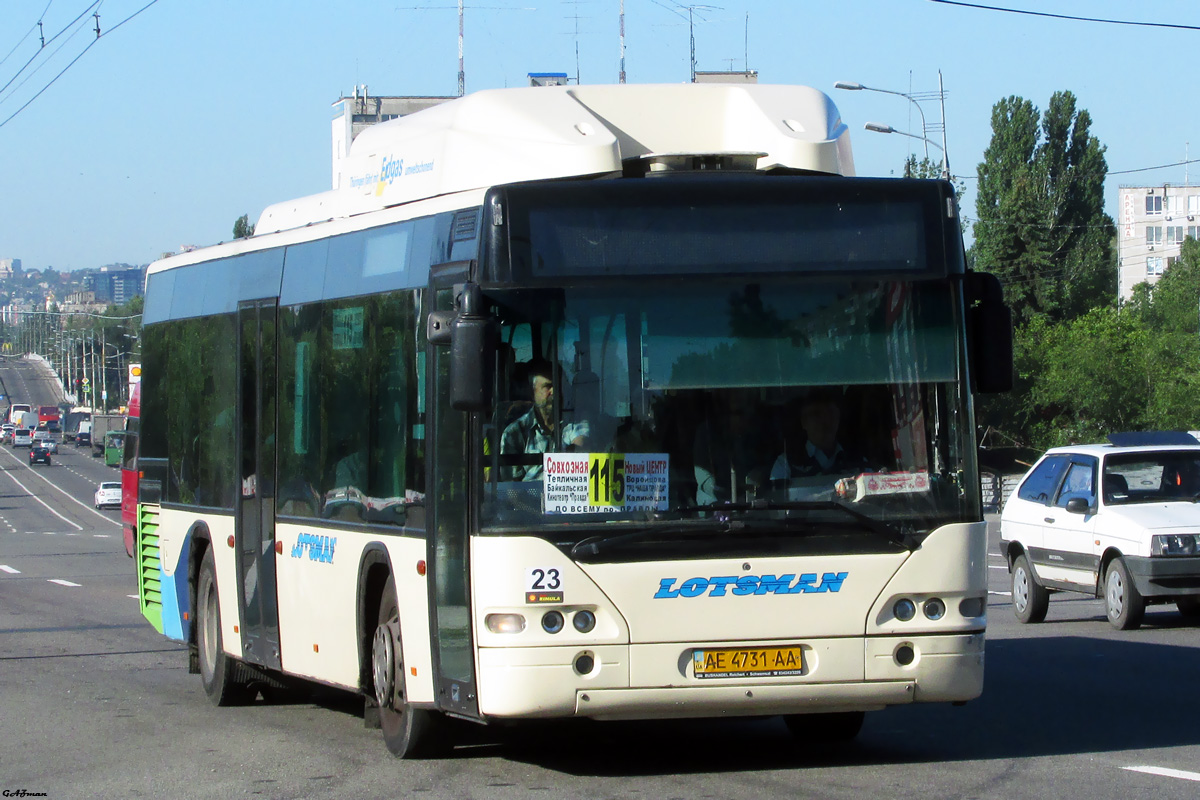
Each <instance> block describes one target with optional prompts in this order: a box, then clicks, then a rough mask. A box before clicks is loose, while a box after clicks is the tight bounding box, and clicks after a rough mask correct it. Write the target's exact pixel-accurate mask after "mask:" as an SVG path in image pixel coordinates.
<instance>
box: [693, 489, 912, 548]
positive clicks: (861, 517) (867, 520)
mask: <svg viewBox="0 0 1200 800" xmlns="http://www.w3.org/2000/svg"><path fill="white" fill-rule="evenodd" d="M683 510H686V511H690V512H696V511H708V512H711V513H713V514H716V515H717V516H718V518H720V517H722V516H723V515H722V512H726V511H841V512H843V513H845V514H848V515H850V516H851V517H853V518H854V519H855V521H857V522H861V523H862V524H863V526H864V527H866V528H867V529H868V530H870V531H872V532H874V533H878V534H880V535H881V536H884V537H886V538H888V539H891V540H892V541H893V542H895V543H896V544H899V545H900V546H901V547H903V548H905V549H906V550H914V549H916V546H917V542H916V538H915V537H914V536H913V534H912V532H911V531H909V530H902V529H900V528H897V527H896V526H895V525H889V524H888V523H886V522H884V521H883V520H879V519H876V518H875V517H872V516H871V515H870V514H865V513H863V512H862V511H859V510H857V509H855V508H853V507H851V506H849V505H846V504H845V503H840V502H838V501H837V500H780V501H774V500H751V501H750V502H748V503H710V504H709V505H706V506H696V507H695V508H689V509H683Z"/></svg>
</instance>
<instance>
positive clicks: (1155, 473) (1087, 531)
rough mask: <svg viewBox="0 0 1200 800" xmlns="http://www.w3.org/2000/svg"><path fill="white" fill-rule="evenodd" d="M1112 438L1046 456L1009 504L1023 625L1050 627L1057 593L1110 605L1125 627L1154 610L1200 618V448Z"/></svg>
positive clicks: (1009, 537) (1140, 437)
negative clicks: (1171, 608)
mask: <svg viewBox="0 0 1200 800" xmlns="http://www.w3.org/2000/svg"><path fill="white" fill-rule="evenodd" d="M1108 438H1109V442H1110V444H1088V445H1075V446H1071V447H1056V448H1053V449H1051V450H1048V451H1046V453H1045V455H1043V456H1042V457H1041V458H1040V459H1039V460H1038V462H1037V463H1036V464H1034V465H1033V467H1032V468H1031V469H1030V470H1029V472H1028V473H1026V475H1025V477H1024V478H1022V480H1021V483H1020V486H1019V487H1018V488H1017V491H1016V492H1014V493H1013V495H1012V497H1010V498H1009V500H1008V502H1007V503H1005V505H1004V511H1003V512H1002V514H1001V516H1000V552H1001V555H1003V556H1004V557H1005V559H1006V560H1007V562H1008V568H1009V572H1010V573H1011V575H1012V602H1013V611H1014V613H1015V614H1016V616H1017V619H1019V620H1020V621H1021V622H1041V621H1043V620H1044V619H1045V618H1046V611H1047V608H1048V606H1049V599H1050V593H1051V592H1055V591H1072V592H1083V593H1085V594H1090V595H1093V596H1095V597H1102V598H1104V606H1105V612H1106V614H1107V616H1108V620H1109V622H1110V623H1112V625H1113V626H1114V627H1116V628H1118V629H1121V630H1125V629H1131V628H1136V627H1138V626H1139V625H1140V624H1141V623H1142V617H1143V615H1144V613H1145V610H1146V606H1147V605H1148V604H1155V603H1170V602H1174V603H1175V605H1176V606H1177V607H1178V609H1179V611H1180V613H1182V614H1183V615H1184V616H1187V617H1200V502H1198V500H1200V441H1197V440H1196V439H1195V438H1194V437H1193V436H1192V435H1191V434H1188V433H1181V432H1174V431H1152V432H1146V433H1117V434H1112V435H1110V436H1109V437H1108Z"/></svg>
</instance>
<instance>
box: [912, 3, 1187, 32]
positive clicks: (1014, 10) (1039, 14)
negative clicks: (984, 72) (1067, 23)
mask: <svg viewBox="0 0 1200 800" xmlns="http://www.w3.org/2000/svg"><path fill="white" fill-rule="evenodd" d="M930 2H933V3H941V4H942V5H946V6H962V7H964V8H978V9H981V10H983V11H1002V12H1004V13H1006V14H1024V15H1027V16H1030V17H1051V18H1052V19H1069V20H1072V21H1075V22H1103V23H1106V24H1108V25H1134V26H1138V27H1143V28H1176V29H1178V30H1184V31H1200V26H1197V25H1180V24H1178V23H1174V22H1138V21H1136V20H1124V19H1105V18H1103V17H1077V16H1073V15H1071V14H1051V13H1049V12H1047V11H1028V10H1026V9H1023V8H1005V7H1003V6H985V5H981V4H979V3H963V2H959V0H930Z"/></svg>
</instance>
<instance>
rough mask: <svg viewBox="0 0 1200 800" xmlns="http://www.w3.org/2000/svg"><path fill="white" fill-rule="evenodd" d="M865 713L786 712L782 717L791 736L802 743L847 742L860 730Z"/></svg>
mask: <svg viewBox="0 0 1200 800" xmlns="http://www.w3.org/2000/svg"><path fill="white" fill-rule="evenodd" d="M865 717H866V714H865V713H863V712H862V711H842V712H838V713H833V714H788V715H786V716H785V717H784V718H783V721H784V723H786V724H787V727H788V730H789V731H791V732H792V736H794V737H796V739H798V740H799V741H801V742H803V743H804V744H836V743H838V742H849V741H851V740H853V739H854V738H855V737H856V736H858V732H859V731H860V730H862V726H863V719H864V718H865Z"/></svg>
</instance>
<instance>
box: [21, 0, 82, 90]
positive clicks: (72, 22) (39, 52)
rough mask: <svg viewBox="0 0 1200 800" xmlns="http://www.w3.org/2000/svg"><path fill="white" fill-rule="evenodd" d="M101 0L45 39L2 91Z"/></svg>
mask: <svg viewBox="0 0 1200 800" xmlns="http://www.w3.org/2000/svg"><path fill="white" fill-rule="evenodd" d="M101 2H103V0H95V1H94V2H93V3H92V4H91V5H90V6H88V7H87V8H85V9H84V10H83V11H81V12H80V14H79V16H77V17H75V19H73V20H71V21H70V22H68V23H67V24H66V25H65V26H64V27H63V29H62V30H60V31H59V32H58V33H56V34H54V35H53V36H51V37H50V38H49V39H47V40H46V41H44V42H43V43H42V46H41V47H39V48H38V51H37V52H36V53H34V54H33V55H32V56H31V57H30V59H29V60H28V61H26V62H25V63H24V64H23V65H21V68H20V69H19V70H17V72H16V74H14V75H13V76H12V77H11V78H9V80H8V83H6V84H4V85H3V86H0V92H3V91H4V90H5V89H7V88H8V87H9V86H11V85H12V82H13V81H15V80H16V79H17V78H19V77H21V73H23V72H24V71H25V70H26V69H27V68H28V67H29V65H30V64H32V63H33V62H34V61H35V60H36V59H37V57H38V56H40V55H41V54H42V53H44V52H45V51H46V48H47V47H48V46H49V45H50V44H51V43H52V42H53V41H54V40H55V39H57V38H58V37H60V36H62V35H63V34H64V33H66V32H67V31H68V30H70V29H71V28H72V27H74V26H75V25H76V24H78V22H79V21H80V20H81V19H83V18H84V17H86V16H87V15H88V13H89V12H91V11H93V10H94V9H95V8H96V7H97V6H99V5H100V3H101ZM46 8H47V9H48V8H50V6H49V5H47V6H46ZM38 21H39V22H41V20H40V19H39V20H38ZM34 27H37V25H34ZM60 49H61V45H60ZM54 52H55V53H57V52H58V51H57V50H55V51H54ZM51 55H53V54H51Z"/></svg>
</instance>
